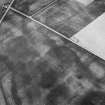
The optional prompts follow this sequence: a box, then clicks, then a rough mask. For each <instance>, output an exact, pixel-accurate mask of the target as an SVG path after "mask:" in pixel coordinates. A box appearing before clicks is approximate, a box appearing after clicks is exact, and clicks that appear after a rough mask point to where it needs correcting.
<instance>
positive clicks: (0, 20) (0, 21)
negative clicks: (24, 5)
mask: <svg viewBox="0 0 105 105" xmlns="http://www.w3.org/2000/svg"><path fill="white" fill-rule="evenodd" d="M13 2H14V0H12V1H11V3H10V4H9V6H8V7H7V10H6V11H5V13H4V15H3V16H2V18H1V19H0V24H1V23H2V21H3V19H4V18H5V16H6V14H7V13H8V11H9V9H10V7H11V6H12V4H13Z"/></svg>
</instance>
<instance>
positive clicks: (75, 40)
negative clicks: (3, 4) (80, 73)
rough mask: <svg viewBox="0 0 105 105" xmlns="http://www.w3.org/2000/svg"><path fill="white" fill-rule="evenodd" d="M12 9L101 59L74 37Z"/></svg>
mask: <svg viewBox="0 0 105 105" xmlns="http://www.w3.org/2000/svg"><path fill="white" fill-rule="evenodd" d="M10 9H11V10H13V11H14V12H17V13H19V14H21V15H23V16H25V17H27V18H28V19H30V20H32V21H34V22H36V23H38V24H40V25H41V26H43V27H45V28H47V29H49V30H51V31H52V32H54V33H56V34H57V35H59V36H61V37H62V38H64V39H66V40H68V41H70V42H71V43H73V44H75V45H77V46H79V47H80V48H82V49H84V50H86V51H88V52H89V53H91V54H93V55H95V56H97V57H98V58H101V57H100V56H98V55H97V54H95V53H94V52H93V51H91V50H89V49H87V48H86V47H82V46H81V45H80V44H79V43H78V40H77V39H72V37H71V38H68V37H66V36H65V35H63V34H61V33H59V32H57V31H55V30H54V29H52V28H50V27H49V26H47V25H45V24H43V23H41V22H39V21H38V20H35V19H33V18H32V17H31V16H28V15H26V14H24V13H23V12H21V11H19V10H17V9H15V8H13V7H10ZM101 59H102V60H105V59H103V58H101Z"/></svg>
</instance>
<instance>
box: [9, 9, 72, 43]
mask: <svg viewBox="0 0 105 105" xmlns="http://www.w3.org/2000/svg"><path fill="white" fill-rule="evenodd" d="M10 9H11V10H13V11H15V12H17V13H19V14H21V15H23V16H25V17H27V18H29V19H30V20H32V21H34V22H36V23H38V24H40V25H41V26H44V27H45V28H47V29H49V30H51V31H52V32H55V33H56V34H59V35H60V36H62V37H63V38H65V39H67V40H69V41H70V38H67V37H66V36H64V35H63V34H61V33H59V32H57V31H55V30H54V29H52V28H50V27H48V26H47V25H45V24H43V23H41V22H39V21H37V20H35V19H33V18H32V17H31V16H28V15H26V14H24V13H23V12H20V11H18V10H17V9H15V8H13V7H11V8H10Z"/></svg>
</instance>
